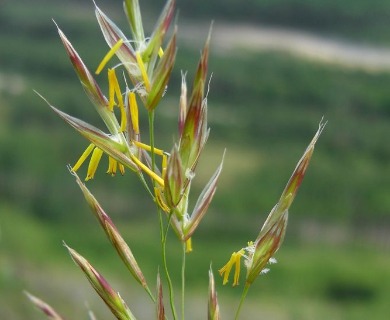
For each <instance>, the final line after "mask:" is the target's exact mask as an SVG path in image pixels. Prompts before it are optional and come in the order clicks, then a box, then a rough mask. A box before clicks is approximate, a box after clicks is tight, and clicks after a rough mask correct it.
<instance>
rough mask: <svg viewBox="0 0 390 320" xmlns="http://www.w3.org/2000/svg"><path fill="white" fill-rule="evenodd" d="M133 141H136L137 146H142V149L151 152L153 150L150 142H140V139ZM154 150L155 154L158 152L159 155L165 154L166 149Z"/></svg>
mask: <svg viewBox="0 0 390 320" xmlns="http://www.w3.org/2000/svg"><path fill="white" fill-rule="evenodd" d="M133 143H134V144H135V145H136V146H137V147H139V148H141V149H144V150H146V151H148V152H151V151H152V147H151V146H149V145H148V144H145V143H142V142H139V141H133ZM153 151H154V154H157V155H158V156H162V155H164V151H163V150H161V149H157V148H153Z"/></svg>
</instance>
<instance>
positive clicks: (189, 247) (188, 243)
mask: <svg viewBox="0 0 390 320" xmlns="http://www.w3.org/2000/svg"><path fill="white" fill-rule="evenodd" d="M190 252H192V238H189V239H187V241H186V253H190Z"/></svg>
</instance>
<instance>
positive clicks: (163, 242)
mask: <svg viewBox="0 0 390 320" xmlns="http://www.w3.org/2000/svg"><path fill="white" fill-rule="evenodd" d="M148 120H149V142H150V154H151V159H152V168H151V169H152V171H153V172H154V171H155V167H156V157H155V152H154V151H155V150H154V111H149V112H148ZM152 183H153V186H155V185H156V182H155V180H153V179H152ZM156 205H157V211H158V217H159V222H160V237H161V255H162V261H163V265H164V272H165V277H166V279H167V282H168V289H169V304H170V306H171V311H172V316H173V319H174V320H176V319H177V314H176V309H175V303H174V302H175V301H174V300H175V299H174V293H173V285H172V280H171V276H170V275H169V269H168V264H167V254H166V243H167V236H168V230H169V225H170V222H171V217H172V215H170V216H169V219H168V223H167V227H166V229H165V231H164V223H163V214H162V212H161V209H160V207H159V206H158V204H157V203H156Z"/></svg>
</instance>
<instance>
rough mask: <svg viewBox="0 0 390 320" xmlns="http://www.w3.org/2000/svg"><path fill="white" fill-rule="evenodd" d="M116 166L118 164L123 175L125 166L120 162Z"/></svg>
mask: <svg viewBox="0 0 390 320" xmlns="http://www.w3.org/2000/svg"><path fill="white" fill-rule="evenodd" d="M118 166H119V172H120V173H121V175H122V176H123V175H124V174H125V166H124V165H123V164H122V163H119V164H118Z"/></svg>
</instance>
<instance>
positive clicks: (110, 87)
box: [108, 69, 116, 111]
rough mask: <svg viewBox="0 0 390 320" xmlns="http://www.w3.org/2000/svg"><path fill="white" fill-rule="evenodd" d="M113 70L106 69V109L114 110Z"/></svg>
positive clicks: (114, 77) (114, 76)
mask: <svg viewBox="0 0 390 320" xmlns="http://www.w3.org/2000/svg"><path fill="white" fill-rule="evenodd" d="M115 79H116V75H115V70H113V69H108V109H109V110H110V111H113V110H114V105H115Z"/></svg>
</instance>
